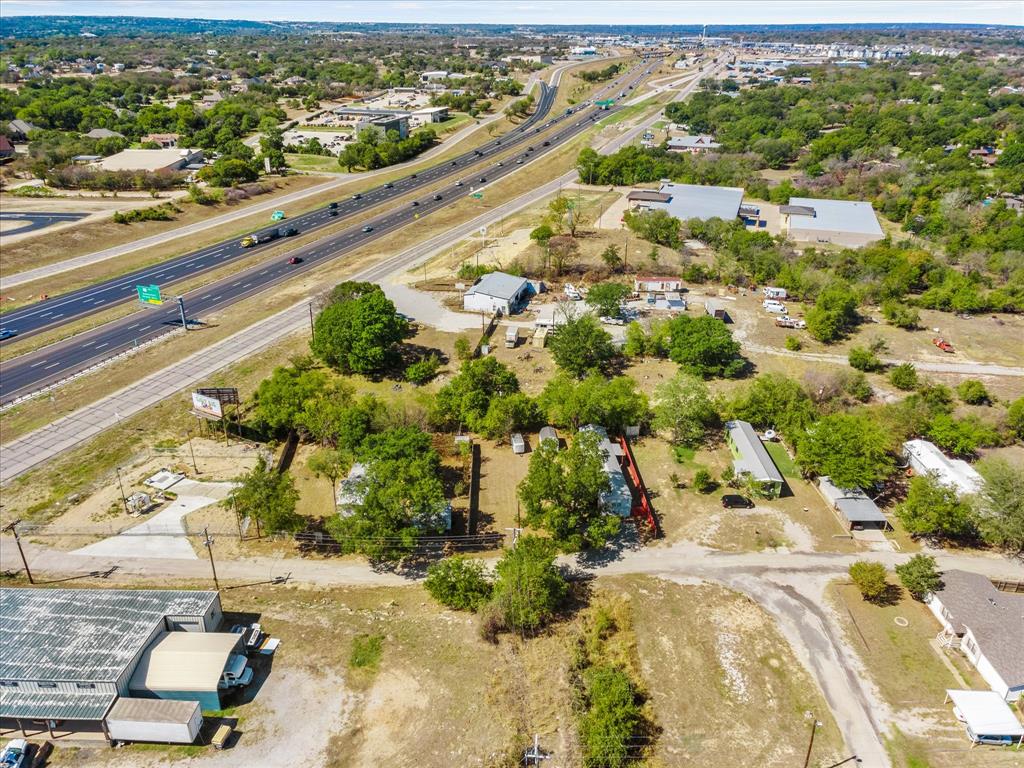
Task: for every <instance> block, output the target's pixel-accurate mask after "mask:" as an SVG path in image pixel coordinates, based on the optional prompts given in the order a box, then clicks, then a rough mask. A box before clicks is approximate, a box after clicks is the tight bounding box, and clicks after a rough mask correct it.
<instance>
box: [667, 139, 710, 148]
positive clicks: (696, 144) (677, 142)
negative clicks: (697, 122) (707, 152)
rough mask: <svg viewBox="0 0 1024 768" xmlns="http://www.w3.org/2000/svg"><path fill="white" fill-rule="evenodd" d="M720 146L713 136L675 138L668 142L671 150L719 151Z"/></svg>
mask: <svg viewBox="0 0 1024 768" xmlns="http://www.w3.org/2000/svg"><path fill="white" fill-rule="evenodd" d="M720 146H722V145H721V144H719V143H718V142H717V141H715V140H714V139H713V138H712V137H711V136H673V137H672V138H671V139H669V140H668V148H669V149H718V148H719V147H720Z"/></svg>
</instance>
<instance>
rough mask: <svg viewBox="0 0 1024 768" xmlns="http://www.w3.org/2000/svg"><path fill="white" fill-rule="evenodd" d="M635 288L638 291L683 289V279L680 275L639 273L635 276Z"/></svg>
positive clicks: (661, 291)
mask: <svg viewBox="0 0 1024 768" xmlns="http://www.w3.org/2000/svg"><path fill="white" fill-rule="evenodd" d="M633 290H634V291H636V292H637V293H643V292H654V293H663V292H665V291H681V290H683V281H682V280H680V279H679V278H678V277H658V276H652V275H637V276H636V277H634V278H633Z"/></svg>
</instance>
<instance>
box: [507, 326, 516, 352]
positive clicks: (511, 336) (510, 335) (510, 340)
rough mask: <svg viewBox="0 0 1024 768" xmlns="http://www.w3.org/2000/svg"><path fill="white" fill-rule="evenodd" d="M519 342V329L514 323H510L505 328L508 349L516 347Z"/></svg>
mask: <svg viewBox="0 0 1024 768" xmlns="http://www.w3.org/2000/svg"><path fill="white" fill-rule="evenodd" d="M518 343H519V329H518V328H516V327H515V326H514V325H510V326H509V327H508V328H506V329H505V346H506V347H507V348H508V349H515V348H516V344H518Z"/></svg>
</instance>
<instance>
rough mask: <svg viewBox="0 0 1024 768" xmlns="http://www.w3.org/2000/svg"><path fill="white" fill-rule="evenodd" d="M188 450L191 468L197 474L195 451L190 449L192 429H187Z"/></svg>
mask: <svg viewBox="0 0 1024 768" xmlns="http://www.w3.org/2000/svg"><path fill="white" fill-rule="evenodd" d="M188 452H189V454H190V455H191V456H192V469H194V470H195V471H196V474H197V475H198V474H199V467H198V466H197V465H196V452H195V451H193V450H192V430H191V429H190V430H189V431H188Z"/></svg>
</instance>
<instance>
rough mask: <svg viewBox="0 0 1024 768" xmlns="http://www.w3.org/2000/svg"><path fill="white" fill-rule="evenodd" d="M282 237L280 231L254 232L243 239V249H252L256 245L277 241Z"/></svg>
mask: <svg viewBox="0 0 1024 768" xmlns="http://www.w3.org/2000/svg"><path fill="white" fill-rule="evenodd" d="M280 236H281V230H280V229H265V230H263V231H262V232H253V233H252V234H251V235H246V236H245V237H243V238H242V243H241V245H242V247H243V248H252V247H253V246H254V245H259V244H260V243H269V242H270V241H271V240H276V239H277V238H279V237H280Z"/></svg>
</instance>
